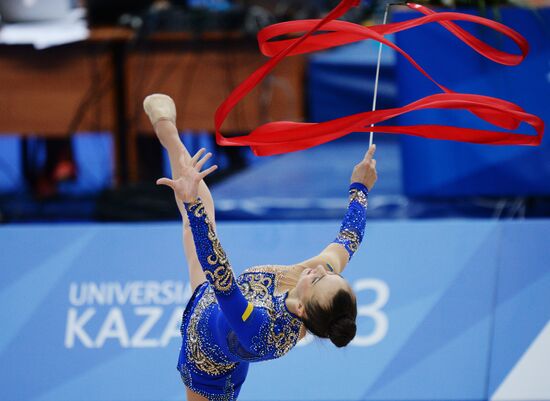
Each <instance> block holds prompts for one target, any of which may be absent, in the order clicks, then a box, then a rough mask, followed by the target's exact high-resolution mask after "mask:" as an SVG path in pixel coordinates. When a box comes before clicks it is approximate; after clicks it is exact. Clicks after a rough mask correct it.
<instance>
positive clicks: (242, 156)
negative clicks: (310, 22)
mask: <svg viewBox="0 0 550 401" xmlns="http://www.w3.org/2000/svg"><path fill="white" fill-rule="evenodd" d="M336 4H338V2H337V1H334V0H301V1H295V0H278V1H267V0H265V1H264V0H234V1H232V0H172V1H152V0H133V1H125V0H110V1H107V0H88V1H85V2H83V1H71V0H0V18H1V25H0V250H1V252H0V300H1V301H2V302H0V305H1V306H0V320H1V321H2V327H3V330H1V333H0V360H1V361H2V363H1V364H0V372H1V373H2V377H3V378H4V379H3V388H4V390H3V391H2V392H1V393H0V400H2V401H4V400H5V401H19V400H35V399H36V400H48V401H50V400H51V401H60V400H67V401H77V400H89V401H98V400H120V401H126V400H130V399H131V400H143V401H146V400H182V399H184V391H183V385H182V384H181V383H179V379H178V376H177V372H176V371H175V364H176V360H177V353H178V350H179V343H180V340H179V331H178V325H179V319H180V318H181V311H182V308H183V307H184V306H185V304H186V302H187V299H188V298H189V296H190V293H189V291H190V290H189V285H188V282H187V281H188V277H187V272H186V266H185V259H184V257H183V255H182V252H181V248H180V247H181V239H180V236H181V223H179V214H178V210H177V208H176V205H175V203H174V201H173V195H172V194H171V192H170V190H168V189H166V188H160V187H156V186H155V184H154V183H155V181H156V179H157V178H159V177H163V176H169V175H170V171H169V163H168V159H167V154H166V153H165V152H164V151H163V149H162V148H161V146H160V144H159V143H158V140H157V139H156V137H155V136H154V133H153V132H152V129H151V126H150V123H149V121H148V119H147V117H146V115H145V113H144V112H143V109H142V101H143V99H144V97H145V96H147V95H149V94H151V93H156V92H160V93H166V94H168V95H170V96H171V97H173V98H174V100H175V102H176V105H177V109H178V121H177V123H178V128H179V130H180V132H181V138H182V141H183V142H184V144H185V145H186V147H187V148H188V149H189V151H190V152H191V153H194V152H196V151H197V150H198V149H200V148H201V147H206V148H207V149H208V150H209V151H211V152H213V154H214V157H213V158H212V161H211V162H212V163H215V164H218V165H219V167H220V168H219V170H218V171H217V172H216V173H215V174H212V175H211V177H209V180H208V182H207V183H208V185H209V187H210V188H211V191H212V193H213V197H214V200H215V203H216V219H217V221H218V222H219V224H218V227H219V231H220V238H221V242H222V244H223V245H224V248H225V249H226V251H227V252H228V255H229V256H230V260H232V263H233V266H234V268H235V270H236V271H241V270H243V269H244V268H246V267H249V266H251V265H257V264H264V263H281V264H287V263H288V264H290V263H296V262H298V261H300V260H303V259H306V258H309V257H311V256H312V255H314V254H316V253H318V252H319V251H320V250H321V249H322V248H323V247H324V246H326V244H328V243H330V242H331V241H332V239H333V238H334V236H335V235H336V233H337V231H338V228H339V224H340V220H341V218H342V217H343V215H344V213H345V210H346V206H347V187H348V184H349V177H350V175H351V171H352V169H353V166H354V164H356V163H357V162H358V161H359V160H360V159H361V158H362V157H363V156H364V153H365V152H366V150H367V147H368V134H366V135H365V134H361V133H355V134H350V135H349V136H347V137H345V138H342V139H340V140H337V141H334V142H331V143H329V144H324V145H321V146H318V147H315V148H312V149H308V150H305V151H301V152H296V153H291V154H286V155H280V156H271V157H256V156H254V155H253V154H252V152H251V151H250V150H249V149H248V148H239V147H220V146H218V145H217V144H216V143H215V140H214V135H213V130H214V119H213V114H214V111H215V110H216V108H217V107H218V105H219V104H220V103H221V102H222V101H223V100H224V99H225V98H226V97H227V96H228V95H229V94H230V92H231V91H232V90H233V88H235V87H236V86H237V85H238V84H239V83H240V82H241V81H242V80H244V79H245V78H246V77H247V76H249V75H250V74H251V73H252V72H253V71H254V70H256V69H257V68H258V67H260V66H261V65H262V64H263V63H264V62H265V61H266V60H267V58H266V57H264V56H263V55H261V53H260V52H259V50H258V49H257V43H256V38H255V35H256V33H257V32H258V31H259V30H260V29H262V28H263V27H265V26H267V25H270V24H273V23H276V22H281V21H288V20H294V19H307V18H320V17H323V16H324V15H325V14H326V13H327V12H328V11H329V10H330V9H332V8H333V7H334V6H335V5H336ZM424 4H426V5H428V6H430V7H433V8H434V9H436V10H438V11H457V12H465V13H471V14H475V15H480V16H483V17H487V18H490V19H493V20H496V21H499V22H501V23H504V24H505V25H508V26H510V27H511V28H513V29H515V30H517V31H518V32H520V33H521V34H522V35H523V36H525V37H526V39H527V40H528V41H529V44H530V53H529V55H528V57H527V58H526V60H525V61H524V62H523V63H522V64H521V65H519V66H516V67H505V66H502V65H499V64H495V63H493V62H491V61H488V60H486V59H484V58H482V57H481V56H480V55H479V54H477V53H475V52H474V51H472V50H471V49H470V48H468V47H466V46H465V45H464V44H463V43H462V42H460V41H458V40H457V39H456V38H455V37H454V36H452V35H451V34H449V33H448V32H447V31H446V30H444V29H443V28H442V27H441V26H439V25H437V24H428V25H425V26H423V27H420V28H415V29H413V30H410V31H406V32H403V33H399V34H396V35H389V36H388V38H389V39H390V40H392V41H393V42H394V43H396V44H397V45H398V46H400V47H401V48H403V49H404V50H405V51H406V52H408V53H409V54H410V55H411V56H413V57H414V58H415V60H416V61H417V62H418V63H419V64H420V65H421V66H423V67H424V68H425V69H426V70H427V71H428V72H429V73H430V74H431V75H432V76H433V77H434V78H435V79H436V80H438V81H439V82H440V83H442V84H443V85H445V86H446V87H449V88H451V89H453V90H454V91H457V92H462V93H476V94H483V95H488V96H495V97H500V98H503V99H505V100H509V101H512V102H515V103H517V104H518V105H520V106H521V107H523V108H524V109H525V110H526V111H527V112H529V113H532V114H536V115H538V116H539V117H541V118H542V119H543V120H545V121H550V4H549V2H548V1H545V0H532V1H523V0H510V1H508V0H491V1H478V0H475V1H474V0H468V1H452V0H444V1H432V2H429V3H424ZM385 9H386V2H384V1H363V2H361V4H360V6H359V7H356V8H354V9H352V10H350V12H349V13H348V14H346V15H345V16H344V17H342V18H343V19H346V20H348V21H352V22H356V23H359V24H364V25H374V24H380V23H382V21H383V17H384V10H385ZM417 16H419V14H416V13H414V12H412V11H410V10H409V9H408V8H406V7H402V6H392V7H391V8H390V13H389V17H388V18H389V20H388V22H398V21H404V20H407V19H411V18H415V17H417ZM460 25H461V27H463V28H465V29H466V30H468V31H469V32H471V33H473V34H475V35H476V36H477V37H478V38H480V39H481V40H483V41H486V42H488V43H490V44H492V45H494V46H495V47H497V48H499V49H501V50H506V51H509V52H516V53H517V49H515V48H514V46H513V44H512V43H509V41H507V40H506V39H504V38H502V37H501V36H499V35H498V34H496V33H494V32H492V31H489V30H487V29H484V28H483V27H480V26H477V25H474V24H467V23H466V24H460ZM378 50H379V46H378V43H373V42H371V41H363V42H358V43H354V44H351V45H346V46H342V47H338V48H335V49H331V50H329V51H325V52H319V53H314V54H309V55H306V56H294V57H290V58H287V59H285V60H284V61H283V62H282V63H281V64H280V65H279V66H278V67H277V68H276V69H275V70H274V72H273V73H272V74H271V75H270V76H269V77H268V78H267V79H265V80H264V81H263V82H262V83H261V84H260V85H259V86H258V87H257V88H256V89H255V90H254V91H253V92H251V94H250V95H249V96H248V97H247V98H245V99H244V101H243V102H241V103H240V104H239V105H237V107H236V108H235V110H234V111H233V112H232V114H230V115H229V117H228V119H227V121H226V122H225V124H224V127H223V129H224V133H225V134H227V135H242V134H245V133H248V132H250V131H251V130H252V129H254V128H255V127H257V126H259V125H261V124H263V123H265V122H268V121H278V120H288V121H313V122H320V121H326V120H330V119H334V118H337V117H341V116H345V115H350V114H354V113H358V112H362V111H366V110H370V109H371V108H372V103H373V97H374V87H375V85H374V82H375V75H376V69H377V61H378ZM380 61H381V62H380V80H379V86H378V93H377V108H378V109H382V108H391V107H399V106H403V105H405V104H408V103H410V102H412V101H414V100H417V99H419V98H421V97H423V96H426V95H428V94H433V93H436V92H437V91H438V89H437V87H436V86H435V85H433V83H431V82H430V81H428V80H427V79H426V78H425V77H424V76H422V75H421V74H420V73H419V72H418V71H416V70H415V69H414V68H413V67H412V66H411V65H410V64H409V63H408V62H407V61H406V60H405V59H404V58H403V57H401V56H398V55H397V54H396V53H395V52H394V51H393V50H392V49H389V48H387V47H384V48H383V50H382V53H381V59H380ZM390 123H394V124H399V125H412V124H426V123H429V124H445V125H456V126H465V127H469V128H484V129H488V128H490V127H488V126H487V125H486V124H484V123H481V122H479V121H477V120H474V119H473V118H472V117H471V116H469V115H467V114H466V113H461V112H456V111H453V112H449V111H441V110H430V111H422V112H415V113H412V114H408V115H406V116H402V117H399V118H398V119H395V120H393V121H390ZM529 129H530V128H529V127H526V126H522V127H521V128H520V130H519V131H520V132H522V133H528V134H531V132H530V131H529ZM549 141H550V140H549V139H548V138H547V137H545V138H544V139H543V142H542V144H541V145H540V146H539V147H521V146H506V147H496V146H485V145H471V144H463V143H455V142H444V141H432V140H426V139H421V138H414V137H405V136H398V135H391V134H376V135H375V143H376V144H377V155H376V158H377V161H378V164H377V168H378V173H379V174H378V175H379V180H378V183H377V185H376V187H375V189H374V190H373V191H372V193H371V194H370V195H369V212H368V216H369V219H368V223H367V236H366V238H365V241H364V245H363V246H362V248H361V250H360V251H359V252H358V253H357V255H356V256H355V258H354V261H353V262H352V263H351V264H350V267H349V273H348V272H346V273H347V274H348V276H347V278H348V279H349V280H350V282H351V283H352V285H353V286H354V288H355V290H356V291H357V293H358V300H359V304H360V308H359V315H360V319H359V323H358V326H359V333H358V337H357V338H356V340H354V342H353V343H352V345H351V346H350V347H348V348H347V349H346V350H335V349H333V348H331V346H330V345H328V344H325V343H324V342H322V341H319V340H313V339H311V338H307V339H306V340H304V341H302V342H301V344H300V346H299V347H298V348H297V349H296V350H295V351H293V352H292V353H291V354H290V355H289V356H287V357H285V358H282V359H281V360H277V361H273V362H269V363H262V364H258V365H257V366H256V365H254V366H252V367H251V371H250V377H249V379H248V381H247V383H246V384H245V386H244V387H243V392H242V397H241V398H242V399H243V400H251V401H252V400H255V401H256V400H273V401H274V400H289V401H291V400H295V401H298V400H319V401H320V400H323V401H325V400H335V401H337V400H342V401H347V400H372V401H374V400H426V401H427V400H489V399H494V400H550V384H549V383H548V380H547V379H548V376H547V372H548V371H549V369H550V362H549V361H550V325H549V324H548V322H549V321H550V246H549V245H548V238H550V220H549V217H550V142H549ZM22 223H24V224H22ZM304 361H306V362H304ZM29 362H30V363H29ZM327 368H328V369H327ZM266 381H267V382H269V383H270V386H272V387H271V388H269V389H266V385H265V383H266Z"/></svg>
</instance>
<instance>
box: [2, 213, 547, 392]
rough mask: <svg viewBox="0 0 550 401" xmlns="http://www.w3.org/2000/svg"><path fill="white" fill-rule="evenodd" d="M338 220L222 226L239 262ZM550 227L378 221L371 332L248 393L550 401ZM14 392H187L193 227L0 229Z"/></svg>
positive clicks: (284, 364) (314, 350) (362, 292)
mask: <svg viewBox="0 0 550 401" xmlns="http://www.w3.org/2000/svg"><path fill="white" fill-rule="evenodd" d="M338 227H339V222H338V221H333V222H302V223H296V222H292V223H219V225H218V230H219V234H220V238H221V242H222V245H223V246H224V248H225V249H226V251H227V253H228V255H229V258H230V260H231V262H232V264H233V266H234V268H235V270H236V271H241V270H243V269H244V268H246V267H248V266H251V265H259V264H270V263H280V264H291V263H294V262H298V261H301V260H303V259H306V258H308V257H311V256H313V255H315V254H316V253H318V252H319V251H320V250H321V249H322V248H323V247H324V246H325V245H326V244H328V243H329V242H331V241H332V239H333V237H334V235H335V233H336V231H337V229H338ZM549 238H550V221H509V222H498V221H460V220H456V221H453V220H451V221H433V222H398V223H395V222H391V223H384V222H375V223H369V224H368V227H367V235H366V239H365V241H364V244H363V246H362V248H361V249H360V250H359V251H358V253H357V254H356V255H355V257H354V259H353V260H352V262H351V263H350V264H349V266H348V269H347V270H346V271H345V276H346V277H347V278H348V279H349V281H350V282H351V283H352V285H353V286H354V287H355V289H356V291H357V294H358V304H359V314H360V318H359V319H358V335H357V337H356V339H355V340H354V342H353V343H352V345H350V346H349V347H347V348H345V349H336V348H335V347H333V346H332V345H331V344H330V343H327V342H325V341H321V340H312V339H310V338H306V339H305V340H303V342H302V343H301V344H300V345H299V346H298V347H297V348H296V349H294V350H293V351H291V352H290V353H289V354H288V355H287V356H285V357H283V358H281V359H279V360H275V361H269V362H263V363H258V364H253V365H252V366H251V369H250V373H249V377H248V380H247V382H246V383H245V385H244V386H243V390H242V393H241V398H240V399H241V400H243V401H262V400H266V401H275V400H277V401H279V400H288V401H291V400H296V401H298V400H312V401H314V400H315V401H320V400H324V401H327V400H335V401H336V400H342V401H347V400H485V399H495V400H514V399H515V400H519V399H523V400H527V399H531V400H535V399H536V400H550V383H549V381H548V380H547V378H548V376H547V372H548V371H549V369H550V324H549V320H550V247H549V245H548V239H549ZM0 245H1V250H2V251H1V252H0V267H1V268H0V322H2V323H1V325H2V330H1V331H0V361H1V363H0V377H2V390H1V391H0V400H2V401H23V400H36V401H38V400H40V401H80V400H82V401H107V400H108V401H129V400H132V401H149V400H151V401H152V400H157V401H159V400H160V401H163V400H183V399H184V398H185V396H184V387H183V384H182V383H181V381H180V378H179V375H178V372H177V371H176V362H177V357H178V352H179V347H180V339H179V321H180V316H181V311H182V309H183V307H184V305H185V302H186V300H187V299H188V297H189V295H190V290H189V287H188V278H187V272H186V264H185V259H184V257H183V251H182V245H181V224H176V223H170V224H127V225H114V224H109V225H94V224H89V225H54V226H52V225H49V226H46V225H23V226H7V227H6V226H4V227H2V228H0Z"/></svg>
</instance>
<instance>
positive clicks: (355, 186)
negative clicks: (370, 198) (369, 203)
mask: <svg viewBox="0 0 550 401" xmlns="http://www.w3.org/2000/svg"><path fill="white" fill-rule="evenodd" d="M349 190H350V191H352V190H356V191H361V192H363V193H364V194H365V195H368V194H369V189H368V188H367V186H366V185H365V184H363V183H361V182H352V183H351V184H350V186H349Z"/></svg>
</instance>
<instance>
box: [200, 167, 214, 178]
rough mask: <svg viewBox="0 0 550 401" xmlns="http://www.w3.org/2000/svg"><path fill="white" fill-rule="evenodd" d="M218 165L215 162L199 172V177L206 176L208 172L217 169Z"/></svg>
mask: <svg viewBox="0 0 550 401" xmlns="http://www.w3.org/2000/svg"><path fill="white" fill-rule="evenodd" d="M217 168H218V166H216V165H215V164H214V165H213V166H211V167H209V168H207V169H206V170H204V171H203V172H202V173H200V174H199V178H200V179H201V180H202V179H203V178H204V177H206V176H207V175H208V174H210V173H211V172H212V171H214V170H217Z"/></svg>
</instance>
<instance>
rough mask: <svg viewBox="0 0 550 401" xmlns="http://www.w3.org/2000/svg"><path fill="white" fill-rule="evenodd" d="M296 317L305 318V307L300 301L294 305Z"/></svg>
mask: <svg viewBox="0 0 550 401" xmlns="http://www.w3.org/2000/svg"><path fill="white" fill-rule="evenodd" d="M296 315H298V317H299V318H300V319H304V318H305V317H306V307H305V305H304V304H303V303H302V302H301V301H298V305H296Z"/></svg>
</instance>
